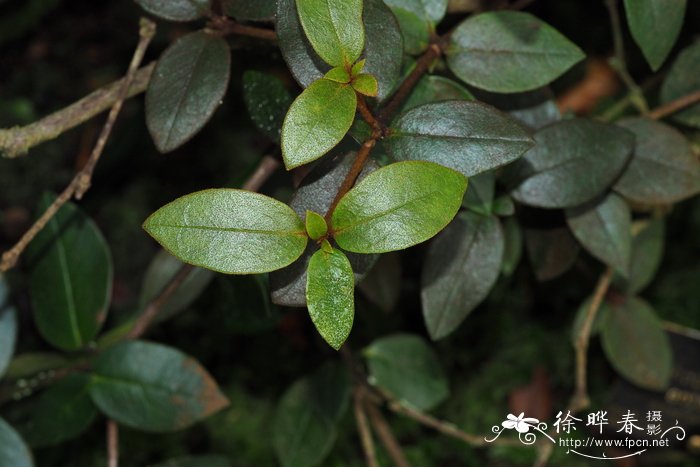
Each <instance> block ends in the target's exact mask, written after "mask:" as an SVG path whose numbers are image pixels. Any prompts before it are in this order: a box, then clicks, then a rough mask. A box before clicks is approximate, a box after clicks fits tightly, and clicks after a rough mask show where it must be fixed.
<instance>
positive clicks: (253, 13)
mask: <svg viewBox="0 0 700 467" xmlns="http://www.w3.org/2000/svg"><path fill="white" fill-rule="evenodd" d="M223 8H224V13H226V14H227V15H228V16H233V17H234V18H236V19H238V20H243V21H266V20H271V19H274V17H275V12H276V10H277V0H223Z"/></svg>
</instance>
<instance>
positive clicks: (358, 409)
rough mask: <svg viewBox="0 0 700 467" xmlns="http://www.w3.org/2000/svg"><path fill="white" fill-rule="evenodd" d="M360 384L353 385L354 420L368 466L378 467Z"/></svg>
mask: <svg viewBox="0 0 700 467" xmlns="http://www.w3.org/2000/svg"><path fill="white" fill-rule="evenodd" d="M363 391H364V388H363V387H362V386H355V391H354V392H353V408H354V411H355V422H356V423H357V432H358V433H359V435H360V442H361V443H362V452H363V453H364V454H365V460H366V461H367V465H368V466H369V467H379V463H378V462H377V452H376V450H375V449H374V440H373V439H372V432H371V431H370V429H369V423H368V421H367V414H366V413H365V408H364V400H363Z"/></svg>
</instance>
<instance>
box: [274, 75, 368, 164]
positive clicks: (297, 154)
mask: <svg viewBox="0 0 700 467" xmlns="http://www.w3.org/2000/svg"><path fill="white" fill-rule="evenodd" d="M356 106H357V94H355V91H354V90H353V89H352V87H351V86H350V85H348V84H341V83H337V82H335V81H330V80H327V79H319V80H318V81H316V82H314V83H313V84H312V85H311V86H309V87H308V88H306V89H305V90H304V92H302V93H301V94H300V95H299V97H297V98H296V99H295V100H294V102H293V103H292V106H291V107H290V108H289V112H287V116H286V117H285V119H284V124H283V125H282V157H283V158H284V164H285V166H286V167H287V170H290V169H293V168H295V167H298V166H300V165H304V164H308V163H309V162H311V161H314V160H316V159H318V158H319V157H321V156H323V155H324V154H326V153H327V152H328V151H330V150H331V149H333V147H334V146H335V145H337V144H338V143H339V142H340V140H341V139H343V137H344V136H345V134H346V133H347V132H348V130H349V129H350V126H352V122H353V120H355V108H356Z"/></svg>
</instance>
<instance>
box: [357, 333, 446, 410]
mask: <svg viewBox="0 0 700 467" xmlns="http://www.w3.org/2000/svg"><path fill="white" fill-rule="evenodd" d="M363 353H364V356H365V358H366V359H367V367H368V369H369V378H370V383H371V384H373V385H375V386H379V387H380V388H382V389H383V390H384V391H386V392H388V393H389V394H391V396H392V397H394V398H395V399H396V400H398V401H399V402H400V403H401V404H404V405H407V406H410V407H413V408H415V409H418V410H430V409H432V408H434V407H435V406H437V405H438V404H439V403H441V402H442V401H444V400H445V399H446V398H447V396H448V395H449V387H448V384H447V378H446V377H445V374H444V372H443V370H442V367H441V365H440V361H439V360H438V358H437V355H436V354H435V352H434V351H433V349H432V348H430V346H429V345H428V344H427V343H426V342H425V340H423V339H422V338H420V337H418V336H415V335H411V334H394V335H391V336H387V337H382V338H380V339H377V340H375V341H374V342H372V344H370V346H369V347H367V348H366V349H365V350H364V352H363Z"/></svg>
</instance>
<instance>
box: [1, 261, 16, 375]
mask: <svg viewBox="0 0 700 467" xmlns="http://www.w3.org/2000/svg"><path fill="white" fill-rule="evenodd" d="M8 298H9V290H8V288H7V283H6V282H5V279H4V278H3V275H2V274H0V377H2V375H3V374H5V369H6V368H7V365H8V363H10V359H11V358H12V353H13V352H14V351H15V341H16V340H17V313H16V311H15V309H14V308H13V307H12V306H11V305H10V304H9V303H8Z"/></svg>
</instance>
